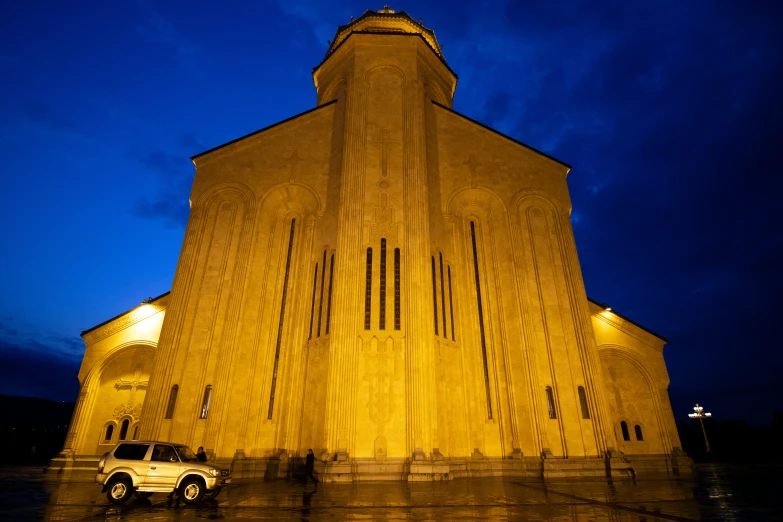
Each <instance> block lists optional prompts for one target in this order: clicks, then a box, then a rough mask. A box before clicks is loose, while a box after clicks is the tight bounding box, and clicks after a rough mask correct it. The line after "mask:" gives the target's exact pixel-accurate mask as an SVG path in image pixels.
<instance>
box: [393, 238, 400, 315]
mask: <svg viewBox="0 0 783 522" xmlns="http://www.w3.org/2000/svg"><path fill="white" fill-rule="evenodd" d="M394 329H395V330H399V329H400V249H399V248H395V249H394Z"/></svg>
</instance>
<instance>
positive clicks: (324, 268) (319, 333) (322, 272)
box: [317, 250, 326, 337]
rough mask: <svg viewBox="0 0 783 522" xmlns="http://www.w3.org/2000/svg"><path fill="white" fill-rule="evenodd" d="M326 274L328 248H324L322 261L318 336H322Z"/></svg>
mask: <svg viewBox="0 0 783 522" xmlns="http://www.w3.org/2000/svg"><path fill="white" fill-rule="evenodd" d="M325 275H326V250H324V260H323V263H321V297H319V298H318V334H317V335H318V337H321V317H322V314H323V309H324V282H325V281H324V280H325V278H324V276H325Z"/></svg>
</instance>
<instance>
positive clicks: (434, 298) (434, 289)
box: [432, 256, 438, 335]
mask: <svg viewBox="0 0 783 522" xmlns="http://www.w3.org/2000/svg"><path fill="white" fill-rule="evenodd" d="M432 311H433V313H434V314H435V335H438V288H437V284H436V283H435V256H432Z"/></svg>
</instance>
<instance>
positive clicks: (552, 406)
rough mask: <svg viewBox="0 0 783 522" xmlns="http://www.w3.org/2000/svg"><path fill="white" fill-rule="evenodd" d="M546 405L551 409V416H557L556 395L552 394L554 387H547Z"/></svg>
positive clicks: (553, 417)
mask: <svg viewBox="0 0 783 522" xmlns="http://www.w3.org/2000/svg"><path fill="white" fill-rule="evenodd" d="M546 406H547V408H548V409H549V418H550V419H556V418H557V410H555V396H554V395H553V394H552V387H551V386H547V387H546Z"/></svg>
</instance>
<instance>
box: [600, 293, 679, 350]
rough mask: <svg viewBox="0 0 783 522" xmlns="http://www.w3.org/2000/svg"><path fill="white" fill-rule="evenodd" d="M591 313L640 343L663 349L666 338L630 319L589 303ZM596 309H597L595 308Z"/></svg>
mask: <svg viewBox="0 0 783 522" xmlns="http://www.w3.org/2000/svg"><path fill="white" fill-rule="evenodd" d="M590 308H591V310H590V311H591V315H592V317H594V318H595V319H598V320H599V321H601V322H602V323H604V324H607V325H609V326H611V327H613V328H616V329H617V330H620V331H621V332H623V333H624V334H627V335H630V336H631V337H633V338H635V339H638V340H639V341H641V342H642V343H644V344H646V345H648V346H650V347H652V348H655V349H656V350H658V351H663V345H664V344H666V339H662V338H660V337H658V336H656V335H654V334H652V333H650V332H648V331H647V330H645V329H644V328H642V327H640V326H639V325H637V324H635V323H633V322H631V321H630V320H628V319H626V318H624V317H622V316H620V315H618V314H616V313H614V312H611V311H605V310H603V309H601V308H600V307H599V306H597V305H595V304H593V303H590ZM596 309H597V310H596Z"/></svg>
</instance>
